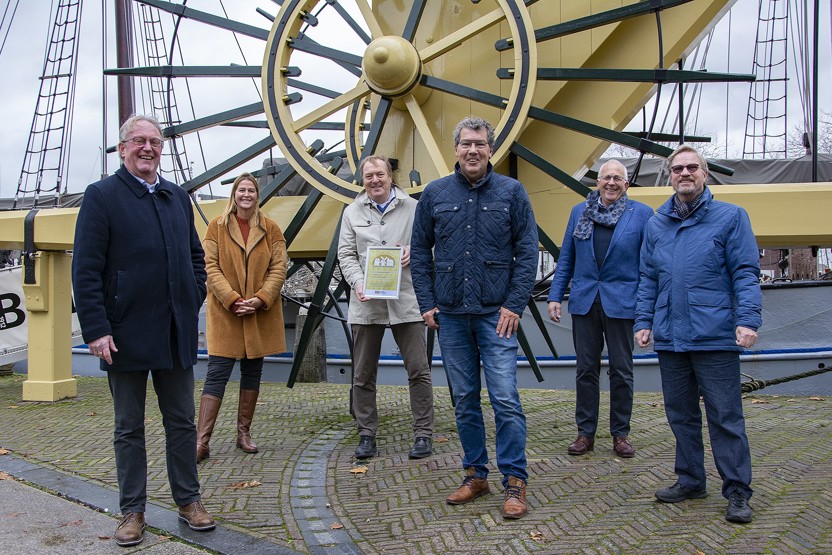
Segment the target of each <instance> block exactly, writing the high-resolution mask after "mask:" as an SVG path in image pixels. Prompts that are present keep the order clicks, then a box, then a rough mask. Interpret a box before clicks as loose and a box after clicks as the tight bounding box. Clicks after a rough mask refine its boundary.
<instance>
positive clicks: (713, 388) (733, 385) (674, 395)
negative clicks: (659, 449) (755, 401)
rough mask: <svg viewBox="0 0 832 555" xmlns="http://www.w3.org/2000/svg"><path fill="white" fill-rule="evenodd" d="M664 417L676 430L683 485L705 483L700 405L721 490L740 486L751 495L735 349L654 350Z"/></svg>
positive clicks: (727, 493)
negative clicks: (705, 421) (719, 478)
mask: <svg viewBox="0 0 832 555" xmlns="http://www.w3.org/2000/svg"><path fill="white" fill-rule="evenodd" d="M657 354H658V355H659V369H660V370H661V374H662V393H663V395H664V410H665V413H666V414H667V421H668V423H669V424H670V428H671V429H672V430H673V435H674V436H676V468H675V471H676V476H678V479H679V480H678V481H679V483H680V484H682V485H683V486H685V487H689V488H704V487H705V479H706V473H705V446H704V444H703V443H702V410H701V409H700V405H699V396H700V395H701V396H702V401H703V402H704V403H705V415H706V417H707V419H708V435H709V436H710V438H711V451H712V452H713V456H714V462H715V463H716V469H717V472H719V476H720V477H721V478H722V495H724V496H725V497H730V496H731V493H733V492H734V491H740V492H742V494H743V495H745V496H746V497H751V493H752V490H751V449H750V448H749V446H748V436H747V435H746V433H745V417H744V416H743V412H742V384H741V383H740V354H739V352H737V351H691V352H687V353H674V352H671V351H657Z"/></svg>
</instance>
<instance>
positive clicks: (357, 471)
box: [350, 466, 368, 474]
mask: <svg viewBox="0 0 832 555" xmlns="http://www.w3.org/2000/svg"><path fill="white" fill-rule="evenodd" d="M367 470H368V468H367V467H366V466H356V467H355V468H350V472H351V473H352V474H367Z"/></svg>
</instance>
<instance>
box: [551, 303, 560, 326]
mask: <svg viewBox="0 0 832 555" xmlns="http://www.w3.org/2000/svg"><path fill="white" fill-rule="evenodd" d="M549 319H550V320H551V321H552V322H554V323H556V324H557V323H559V322H560V303H558V302H555V301H549Z"/></svg>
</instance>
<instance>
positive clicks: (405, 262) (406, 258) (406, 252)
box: [402, 245, 410, 268]
mask: <svg viewBox="0 0 832 555" xmlns="http://www.w3.org/2000/svg"><path fill="white" fill-rule="evenodd" d="M408 266H410V245H405V246H403V247H402V268H407V267H408Z"/></svg>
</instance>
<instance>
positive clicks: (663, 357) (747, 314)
mask: <svg viewBox="0 0 832 555" xmlns="http://www.w3.org/2000/svg"><path fill="white" fill-rule="evenodd" d="M667 162H668V167H669V168H670V184H671V185H672V186H673V190H674V191H675V194H674V195H673V196H672V197H670V199H669V200H668V201H667V202H665V203H664V204H663V205H662V206H661V207H659V209H658V210H657V211H656V215H655V216H654V217H653V218H652V219H651V220H650V221H649V222H648V224H647V230H646V233H645V238H644V243H643V245H642V249H641V281H640V283H639V288H638V301H637V306H636V322H635V326H634V329H635V340H636V342H638V344H639V345H640V346H642V347H646V346H647V345H648V344H649V343H650V336H651V333H652V336H653V344H654V346H653V348H654V349H655V351H656V353H657V354H658V356H659V368H660V370H661V377H662V392H663V394H664V404H665V413H666V414H667V420H668V422H669V424H670V428H671V429H672V430H673V434H674V435H675V436H676V465H675V472H676V477H677V481H676V483H675V484H673V485H672V486H670V487H667V488H664V489H660V490H659V491H657V492H656V498H657V499H658V500H659V501H661V502H663V503H678V502H680V501H685V500H687V499H701V498H704V497H706V496H707V495H708V493H707V490H706V488H705V478H706V474H705V462H704V459H705V449H704V446H703V443H702V412H701V409H700V405H699V397H700V395H701V397H702V399H703V401H704V404H705V414H706V417H707V419H708V434H709V435H710V438H711V450H712V451H713V457H714V462H715V463H716V468H717V471H718V472H719V475H720V477H721V478H722V495H723V496H724V497H725V498H726V499H728V509H727V511H726V513H725V519H726V520H728V521H730V522H737V523H747V522H751V519H752V511H751V508H750V507H749V506H748V499H749V498H750V497H751V494H752V490H751V453H750V449H749V446H748V437H747V436H746V433H745V418H744V417H743V410H742V396H741V385H740V361H739V354H740V352H742V351H743V350H744V349H750V348H751V347H752V346H753V345H754V343H755V341H756V340H757V329H758V328H759V327H760V325H761V324H762V316H761V305H762V295H761V292H760V285H759V278H760V265H759V251H758V250H757V242H756V239H755V237H754V233H753V231H752V230H751V222H750V221H749V218H748V214H747V213H746V212H745V210H743V209H742V208H740V207H738V206H734V205H732V204H728V203H725V202H721V201H718V200H716V199H714V197H713V194H712V193H711V191H710V190H709V189H708V188H707V187H706V186H705V179H706V178H707V176H708V163H707V162H706V161H705V159H704V158H703V157H702V156H701V155H700V154H699V152H698V151H697V150H696V149H694V148H692V147H690V146H686V145H682V146H680V147H679V148H677V149H676V150H675V151H674V152H673V153H672V154H671V155H670V156H669V157H668V159H667Z"/></svg>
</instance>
